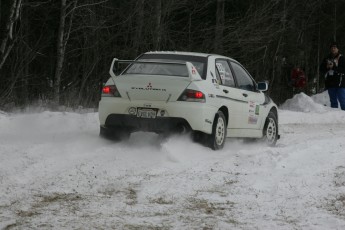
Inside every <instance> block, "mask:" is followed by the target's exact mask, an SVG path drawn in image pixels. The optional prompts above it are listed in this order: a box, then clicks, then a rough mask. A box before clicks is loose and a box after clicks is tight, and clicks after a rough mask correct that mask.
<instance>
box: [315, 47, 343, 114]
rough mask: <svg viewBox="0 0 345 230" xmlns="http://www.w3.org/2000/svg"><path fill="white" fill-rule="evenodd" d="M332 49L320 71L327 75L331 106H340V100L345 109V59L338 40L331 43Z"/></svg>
mask: <svg viewBox="0 0 345 230" xmlns="http://www.w3.org/2000/svg"><path fill="white" fill-rule="evenodd" d="M330 49H331V52H330V54H329V55H328V57H326V58H325V59H324V60H323V62H322V64H321V66H320V72H321V73H323V74H324V75H325V88H326V89H327V90H328V95H329V99H330V102H331V107H332V108H338V101H339V104H340V108H341V109H342V110H345V76H344V71H345V60H344V56H343V55H342V54H340V53H339V48H338V45H337V43H336V42H333V43H331V45H330Z"/></svg>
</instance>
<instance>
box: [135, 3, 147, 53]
mask: <svg viewBox="0 0 345 230" xmlns="http://www.w3.org/2000/svg"><path fill="white" fill-rule="evenodd" d="M144 3H145V0H138V3H137V4H138V6H137V8H138V16H137V25H136V30H135V40H134V41H133V42H134V44H133V48H134V49H133V50H134V56H138V53H139V51H140V48H141V45H142V44H143V41H142V31H143V26H144Z"/></svg>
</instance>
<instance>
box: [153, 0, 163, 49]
mask: <svg viewBox="0 0 345 230" xmlns="http://www.w3.org/2000/svg"><path fill="white" fill-rule="evenodd" d="M161 19H162V0H156V31H155V32H156V33H155V44H154V48H155V50H160V47H161V40H162V22H161Z"/></svg>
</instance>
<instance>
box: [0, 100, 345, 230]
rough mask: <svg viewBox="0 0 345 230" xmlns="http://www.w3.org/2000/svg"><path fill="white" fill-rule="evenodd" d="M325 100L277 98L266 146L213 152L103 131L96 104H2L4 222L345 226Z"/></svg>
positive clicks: (344, 168)
mask: <svg viewBox="0 0 345 230" xmlns="http://www.w3.org/2000/svg"><path fill="white" fill-rule="evenodd" d="M327 100H328V99H327V95H325V94H322V95H318V96H317V97H314V98H313V99H312V98H310V97H308V96H306V95H304V94H298V95H296V96H295V97H294V98H293V99H291V100H289V101H287V102H286V103H285V104H284V105H283V106H281V108H280V111H279V114H280V134H281V139H280V140H279V142H278V144H277V146H276V147H274V148H272V147H266V146H264V145H262V144H260V143H247V142H243V141H242V140H235V139H229V140H227V143H226V147H225V148H224V149H223V150H221V151H216V152H214V151H212V150H210V149H208V148H205V147H203V146H201V145H199V144H195V143H192V142H191V141H190V140H189V138H188V137H187V136H175V137H171V138H169V139H168V140H166V141H161V140H160V138H159V137H158V136H157V135H155V134H150V133H149V134H148V133H136V134H134V135H132V137H131V139H130V140H129V141H128V142H124V143H114V142H111V141H106V140H103V139H100V138H99V137H98V128H99V127H98V126H99V123H98V117H97V116H98V115H97V113H64V112H47V111H46V112H39V113H37V112H36V113H19V114H18V113H15V114H7V113H3V112H0V229H95V228H96V229H345V112H344V111H340V110H331V109H330V108H328V107H325V106H324V105H323V104H327V102H328V101H327ZM315 101H316V102H317V103H316V102H315Z"/></svg>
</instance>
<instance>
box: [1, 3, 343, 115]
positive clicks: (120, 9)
mask: <svg viewBox="0 0 345 230" xmlns="http://www.w3.org/2000/svg"><path fill="white" fill-rule="evenodd" d="M344 12H345V1H344V0H126V1H123V0H122V1H120V0H98V1H96V0H0V109H3V110H6V109H11V108H14V107H26V106H28V105H40V106H49V107H52V108H56V107H57V106H59V105H60V106H68V107H72V108H77V107H81V106H82V107H88V108H97V104H98V101H99V99H100V90H101V87H102V84H103V83H104V82H105V81H106V80H107V79H108V77H109V74H108V72H109V66H110V63H111V61H112V58H114V57H117V58H119V59H134V58H135V57H137V56H138V55H139V54H141V53H143V52H146V51H158V50H169V51H175V50H176V51H194V52H203V53H217V54H221V55H225V56H229V57H232V58H234V59H236V60H238V61H240V62H241V63H242V64H243V65H244V66H245V67H246V68H247V69H248V70H249V72H250V73H251V74H252V76H253V77H254V78H255V80H256V81H262V80H267V81H269V84H270V87H269V90H268V92H267V93H268V94H269V95H270V96H271V97H272V98H273V100H274V101H275V102H276V103H277V104H281V103H282V102H284V101H285V100H286V99H288V98H291V97H292V96H293V94H295V93H297V92H301V91H303V92H305V93H306V94H309V95H311V94H315V93H318V92H320V91H322V90H323V76H321V75H320V73H319V70H318V67H319V65H320V62H321V61H322V59H323V58H324V57H325V56H326V55H327V54H328V52H329V44H330V43H331V42H332V41H337V42H338V43H339V46H340V50H342V48H344V47H345V13H344ZM297 67H299V68H302V69H303V70H304V71H305V73H306V76H307V85H306V87H305V88H303V89H296V88H294V87H292V86H291V84H290V75H291V71H292V69H293V68H297Z"/></svg>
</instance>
